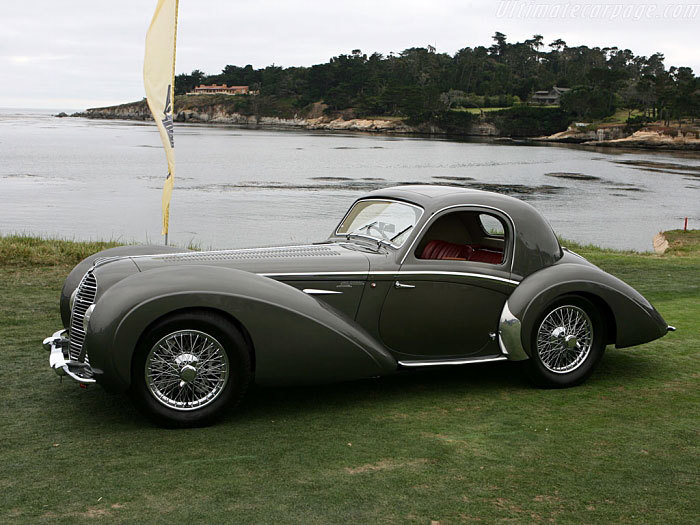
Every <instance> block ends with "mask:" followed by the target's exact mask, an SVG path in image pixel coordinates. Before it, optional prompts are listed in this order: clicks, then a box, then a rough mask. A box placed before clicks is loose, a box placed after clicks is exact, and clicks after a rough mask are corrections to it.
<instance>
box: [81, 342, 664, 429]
mask: <svg viewBox="0 0 700 525" xmlns="http://www.w3.org/2000/svg"><path fill="white" fill-rule="evenodd" d="M657 372H658V361H656V360H655V359H653V358H652V357H649V356H643V355H631V354H629V353H625V351H618V350H609V351H608V352H607V353H606V356H605V358H604V359H603V361H602V362H601V364H600V365H599V367H598V369H597V370H596V372H595V373H594V374H593V375H592V376H591V377H590V378H589V379H588V380H587V381H586V383H584V385H582V386H580V387H577V388H575V389H573V390H577V389H594V390H595V391H605V390H608V389H610V388H614V387H618V386H624V385H628V384H630V383H638V382H640V381H642V382H644V383H645V384H646V383H648V381H647V379H649V378H654V376H655V375H657ZM571 390H572V389H569V391H571ZM541 391H542V389H538V388H537V387H535V386H533V385H532V384H531V383H530V381H529V379H528V378H527V375H526V373H525V370H524V369H523V363H510V362H502V363H483V364H475V365H465V366H455V367H436V368H426V369H414V370H405V371H401V372H398V373H396V374H394V375H391V376H384V377H378V378H370V379H360V380H356V381H346V382H341V383H332V384H315V385H308V386H290V387H259V386H253V387H251V388H250V389H249V391H248V394H247V396H246V398H245V399H244V401H243V403H242V404H241V406H240V407H239V408H238V410H235V411H230V412H229V413H228V414H226V415H225V416H224V418H223V419H222V421H221V424H235V422H236V421H238V422H246V423H254V422H255V421H256V420H269V419H275V418H281V417H284V418H294V417H297V416H299V417H302V416H313V415H314V414H316V413H320V412H330V411H333V410H340V409H342V410H343V411H348V410H353V409H354V408H357V409H358V410H363V409H364V407H366V406H367V405H368V404H370V403H371V404H373V405H375V406H376V405H377V404H383V405H385V406H386V408H387V410H389V409H392V408H395V407H397V406H399V405H401V406H405V405H406V404H407V403H408V404H411V403H413V404H415V406H416V407H422V408H423V409H425V408H427V407H428V406H434V405H435V404H441V403H444V404H445V406H449V405H450V404H452V403H454V402H455V399H460V400H461V399H467V400H468V399H470V398H471V399H473V400H474V401H475V402H482V401H483V400H484V399H496V398H504V397H512V396H518V395H528V394H529V393H534V394H536V393H537V392H541ZM586 391H588V390H586ZM586 391H581V394H583V393H584V392H586ZM81 394H82V393H81ZM71 397H72V396H71ZM78 398H79V399H78V403H79V405H80V409H79V411H78V413H83V414H86V416H85V417H86V418H88V419H89V420H90V422H92V423H93V424H94V422H95V421H101V422H102V423H104V424H106V425H109V426H112V425H116V426H124V427H143V426H150V423H149V421H148V419H147V418H146V417H144V416H142V415H141V414H140V413H139V412H138V411H137V410H136V408H134V406H133V404H131V402H130V400H129V398H128V396H127V395H124V394H116V395H111V394H108V393H106V392H104V391H102V389H101V388H99V387H95V388H91V389H90V391H89V392H88V393H85V394H82V395H80V396H78ZM71 401H72V400H71ZM76 408H78V407H76ZM75 417H80V416H78V415H77V414H76V416H75Z"/></svg>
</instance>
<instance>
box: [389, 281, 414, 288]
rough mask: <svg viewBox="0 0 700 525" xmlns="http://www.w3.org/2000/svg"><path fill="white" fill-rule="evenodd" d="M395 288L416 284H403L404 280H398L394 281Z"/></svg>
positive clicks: (411, 286)
mask: <svg viewBox="0 0 700 525" xmlns="http://www.w3.org/2000/svg"><path fill="white" fill-rule="evenodd" d="M394 288H397V289H399V288H415V286H414V285H412V284H403V283H402V282H399V281H396V282H395V283H394Z"/></svg>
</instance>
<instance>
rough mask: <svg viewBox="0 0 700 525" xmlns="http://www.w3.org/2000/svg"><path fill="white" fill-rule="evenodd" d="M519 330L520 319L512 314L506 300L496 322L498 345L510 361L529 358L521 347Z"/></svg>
mask: <svg viewBox="0 0 700 525" xmlns="http://www.w3.org/2000/svg"><path fill="white" fill-rule="evenodd" d="M520 330H521V323H520V319H518V318H517V317H515V316H514V315H513V314H512V312H511V311H510V308H509V307H508V301H506V304H505V305H503V310H502V311H501V320H500V322H499V323H498V346H499V347H500V348H501V352H503V353H504V354H506V355H507V356H508V359H510V360H511V361H523V360H525V359H529V358H530V356H528V355H527V353H526V352H525V349H524V348H523V343H522V339H521V333H520Z"/></svg>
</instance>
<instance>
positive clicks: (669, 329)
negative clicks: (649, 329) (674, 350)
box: [666, 325, 676, 332]
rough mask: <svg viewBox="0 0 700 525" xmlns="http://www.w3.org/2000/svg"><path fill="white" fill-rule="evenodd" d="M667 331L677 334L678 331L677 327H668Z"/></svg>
mask: <svg viewBox="0 0 700 525" xmlns="http://www.w3.org/2000/svg"><path fill="white" fill-rule="evenodd" d="M666 331H667V332H675V331H676V327H675V326H671V325H668V326H667V327H666Z"/></svg>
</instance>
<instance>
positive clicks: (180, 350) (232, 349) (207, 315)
mask: <svg viewBox="0 0 700 525" xmlns="http://www.w3.org/2000/svg"><path fill="white" fill-rule="evenodd" d="M250 378H251V371H250V355H249V352H248V348H247V345H246V344H245V340H244V339H243V337H242V336H241V334H240V333H239V331H238V330H237V329H236V328H235V327H234V326H233V325H232V324H231V323H230V322H229V321H228V320H227V319H225V318H223V317H222V316H220V315H217V314H215V313H211V312H204V311H202V312H187V313H179V314H174V315H172V316H169V317H167V318H165V319H163V320H161V321H159V322H157V323H156V324H155V325H154V326H153V327H152V328H150V329H149V330H148V332H147V333H146V334H144V337H143V338H142V339H141V342H140V344H139V346H138V349H137V352H136V355H135V358H134V362H133V366H132V389H131V391H132V397H133V398H134V400H135V401H136V404H137V405H138V406H139V408H140V409H141V410H142V411H143V412H144V413H145V414H146V415H148V416H149V417H151V418H152V419H153V420H155V422H156V423H158V424H160V425H163V426H176V427H187V426H202V425H206V424H209V423H212V422H213V421H214V420H216V418H218V417H220V416H221V415H222V414H223V412H224V411H225V409H227V408H231V407H233V406H235V405H237V404H238V403H239V402H240V400H241V398H242V397H243V394H245V391H246V389H247V387H248V384H249V382H250Z"/></svg>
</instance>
